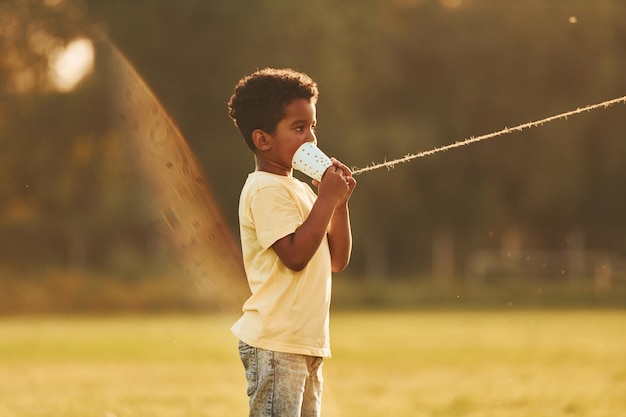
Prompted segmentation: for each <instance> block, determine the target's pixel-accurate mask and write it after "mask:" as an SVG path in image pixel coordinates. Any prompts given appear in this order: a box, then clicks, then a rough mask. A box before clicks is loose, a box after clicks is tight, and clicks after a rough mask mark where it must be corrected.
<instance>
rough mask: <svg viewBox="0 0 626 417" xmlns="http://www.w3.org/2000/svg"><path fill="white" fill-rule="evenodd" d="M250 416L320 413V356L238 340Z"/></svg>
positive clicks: (311, 416)
mask: <svg viewBox="0 0 626 417" xmlns="http://www.w3.org/2000/svg"><path fill="white" fill-rule="evenodd" d="M239 356H240V357H241V362H242V363H243V366H244V368H245V370H246V379H247V380H248V397H249V398H250V417H319V416H320V413H321V406H322V385H323V378H322V363H323V358H319V357H315V356H305V355H296V354H292V353H283V352H275V351H271V350H264V349H259V348H255V347H252V346H250V345H247V344H246V343H244V342H241V341H240V342H239Z"/></svg>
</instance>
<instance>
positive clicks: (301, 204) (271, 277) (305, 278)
mask: <svg viewBox="0 0 626 417" xmlns="http://www.w3.org/2000/svg"><path fill="white" fill-rule="evenodd" d="M316 198H317V196H316V195H315V193H314V192H313V190H312V189H311V187H310V186H309V185H308V184H305V183H304V182H302V181H300V180H298V179H296V178H293V177H285V176H280V175H274V174H270V173H268V172H263V171H256V172H253V173H251V174H250V175H248V179H247V181H246V183H245V184H244V186H243V189H242V191H241V197H240V200H239V225H240V233H241V246H242V252H243V259H244V266H245V269H246V275H247V277H248V283H249V285H250V289H251V291H252V295H251V296H250V298H249V299H248V300H247V301H246V302H245V303H244V305H243V316H242V317H241V318H240V319H239V320H238V321H237V322H236V323H235V324H234V325H233V327H232V332H233V334H234V335H235V336H237V337H238V338H239V339H240V340H242V341H243V342H245V343H247V344H249V345H250V346H255V347H258V348H261V349H267V350H274V351H278V352H286V353H296V354H302V355H310V356H322V357H330V340H329V334H328V333H329V329H328V328H329V309H330V295H331V281H332V279H331V274H332V272H331V263H330V250H329V248H328V239H327V237H324V239H323V241H322V243H321V245H320V247H319V248H318V250H317V252H316V253H315V255H313V258H312V259H311V261H310V262H309V263H308V265H307V266H306V267H305V268H304V269H303V270H302V271H299V272H296V271H293V270H290V269H289V268H287V267H286V266H285V265H284V264H283V263H282V262H281V261H280V259H279V258H278V255H277V254H276V252H275V251H274V249H273V248H272V245H273V244H274V243H275V242H276V241H277V240H279V239H281V238H283V237H285V236H287V235H290V234H291V233H293V232H295V231H296V229H297V228H298V227H299V226H300V225H301V224H302V223H303V222H304V220H305V219H306V218H307V216H308V215H309V213H310V211H311V208H312V207H313V203H314V202H315V200H316Z"/></svg>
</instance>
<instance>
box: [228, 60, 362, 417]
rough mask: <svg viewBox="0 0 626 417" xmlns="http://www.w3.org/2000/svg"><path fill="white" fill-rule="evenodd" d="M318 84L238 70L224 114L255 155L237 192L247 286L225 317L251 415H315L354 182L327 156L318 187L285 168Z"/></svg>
mask: <svg viewBox="0 0 626 417" xmlns="http://www.w3.org/2000/svg"><path fill="white" fill-rule="evenodd" d="M317 97H318V90H317V84H316V83H315V82H314V81H313V80H311V78H309V76H308V75H306V74H303V73H300V72H297V71H294V70H291V69H272V68H266V69H263V70H259V71H257V72H255V73H253V74H251V75H249V76H246V77H244V78H242V79H241V80H240V81H239V83H238V84H237V85H236V86H235V90H234V93H233V95H232V96H231V98H230V101H229V103H228V108H229V115H230V117H231V119H232V120H233V121H234V123H235V125H236V126H237V127H238V128H239V131H240V132H241V134H242V136H243V138H244V140H245V141H246V144H247V145H248V147H249V148H250V149H251V150H252V152H253V153H254V157H255V171H254V172H253V173H251V174H249V175H248V178H247V180H246V182H245V184H244V186H243V189H242V192H241V197H240V201H239V222H240V233H241V244H242V252H243V257H244V266H245V270H246V275H247V278H248V283H249V285H250V289H251V291H252V295H251V296H250V298H249V299H248V300H247V301H246V302H245V304H244V306H243V316H242V317H241V318H240V319H239V320H238V321H237V322H236V323H235V324H234V325H233V327H232V332H233V333H234V335H235V336H237V338H239V354H240V357H241V360H242V362H243V365H244V367H245V371H246V378H247V381H248V389H247V393H248V396H249V399H250V416H251V417H252V416H255V417H256V416H264V417H270V416H271V417H296V416H297V417H314V416H319V415H320V409H321V396H322V362H323V358H324V357H330V346H329V335H328V323H329V320H328V316H329V308H330V294H331V273H332V272H339V271H342V270H343V269H344V268H345V267H346V266H347V265H348V262H349V260H350V253H351V250H352V233H351V230H350V215H349V212H348V199H349V198H350V195H351V194H352V191H353V190H354V187H355V185H356V181H355V180H354V178H352V173H351V172H350V170H349V169H348V167H346V166H345V165H344V164H342V163H341V162H339V161H337V160H336V159H334V158H332V162H333V164H332V166H330V167H329V168H328V169H327V170H326V172H325V173H324V176H323V177H322V180H321V181H315V180H314V181H313V184H314V185H315V186H317V187H318V193H317V196H316V195H315V193H314V192H313V191H312V189H311V187H310V186H308V185H307V184H305V183H303V182H301V181H299V180H297V179H296V178H294V177H293V175H292V174H293V169H292V165H291V160H292V157H293V155H294V153H295V151H296V150H297V149H298V147H299V146H300V145H302V144H303V143H305V142H314V143H317V139H316V137H315V125H316V123H317V120H316V103H317Z"/></svg>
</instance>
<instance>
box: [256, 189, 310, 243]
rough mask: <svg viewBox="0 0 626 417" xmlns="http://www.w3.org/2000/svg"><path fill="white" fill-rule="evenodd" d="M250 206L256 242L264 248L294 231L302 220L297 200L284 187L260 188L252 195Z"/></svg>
mask: <svg viewBox="0 0 626 417" xmlns="http://www.w3.org/2000/svg"><path fill="white" fill-rule="evenodd" d="M250 208H251V215H252V221H253V222H254V227H255V229H256V233H257V239H258V242H259V243H260V245H261V246H262V247H263V248H264V249H268V248H269V247H270V246H272V245H273V244H274V243H275V242H276V241H277V240H279V239H282V238H283V237H285V236H287V235H290V234H292V233H294V232H295V231H296V229H297V228H298V227H299V226H300V225H301V224H302V223H303V222H304V216H303V214H302V211H301V210H300V208H299V206H298V203H297V201H296V200H295V199H294V198H293V197H292V196H291V195H290V193H289V191H288V190H287V189H285V188H284V187H280V186H269V187H263V188H260V189H259V190H257V192H256V193H255V194H254V196H253V197H252V201H251V205H250Z"/></svg>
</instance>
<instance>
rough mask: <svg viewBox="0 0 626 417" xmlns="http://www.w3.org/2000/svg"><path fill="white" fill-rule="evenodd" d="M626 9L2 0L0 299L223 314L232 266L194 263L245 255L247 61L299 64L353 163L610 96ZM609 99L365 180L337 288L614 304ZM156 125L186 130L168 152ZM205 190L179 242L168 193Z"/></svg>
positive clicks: (617, 302)
mask: <svg viewBox="0 0 626 417" xmlns="http://www.w3.org/2000/svg"><path fill="white" fill-rule="evenodd" d="M623 16H626V4H624V3H623V2H622V1H619V0H600V1H594V2H584V1H581V2H571V1H551V2H545V1H539V0H537V1H535V0H533V1H524V2H489V1H483V0H394V1H375V0H366V1H359V2H340V3H337V2H331V1H320V2H315V3H314V4H313V3H306V4H305V3H299V2H286V1H279V0H274V1H264V2H254V3H252V4H249V3H248V2H240V1H232V0H229V1H211V2H202V1H180V2H174V1H161V0H151V1H142V2H127V1H96V0H90V1H87V0H12V1H8V2H2V3H1V4H0V52H1V53H0V77H1V79H2V82H1V83H0V88H1V90H0V97H1V100H0V149H1V153H0V158H1V159H2V163H1V164H0V199H1V200H0V201H1V204H0V289H1V291H0V311H1V312H7V313H12V312H32V311H41V312H44V311H85V310H87V311H110V310H114V311H120V310H121V311H125V310H132V311H143V310H163V309H164V310H180V309H182V310H198V309H199V310H211V309H215V308H220V309H223V308H226V306H225V304H228V303H231V301H232V306H231V307H232V308H233V309H235V310H236V309H237V308H238V307H239V306H238V300H239V298H237V297H234V298H233V299H231V298H228V300H229V301H228V303H221V304H220V303H219V300H220V299H223V298H224V297H223V294H224V292H223V291H226V290H227V289H228V285H232V286H233V287H232V291H233V292H237V293H238V294H240V293H239V292H238V291H240V288H239V287H240V286H241V282H240V281H239V280H234V281H233V280H231V278H232V277H231V275H228V274H225V273H223V271H221V267H216V266H214V265H204V266H203V267H199V266H198V265H199V263H202V261H201V258H202V253H206V254H207V255H206V256H207V258H210V257H211V256H213V255H211V254H214V252H215V251H216V250H218V249H219V248H222V249H223V248H224V247H225V246H226V247H228V248H229V249H228V252H229V254H228V255H226V254H225V252H224V253H222V254H221V255H219V256H217V258H224V257H226V258H228V259H229V260H228V262H231V264H232V262H236V259H237V256H238V253H237V248H236V247H237V244H236V242H237V241H238V236H237V230H238V225H237V218H236V213H237V209H236V207H237V200H238V195H239V191H240V189H241V185H242V183H243V181H244V179H245V177H246V175H247V173H248V172H249V171H250V170H252V169H253V159H252V155H251V154H250V153H249V151H247V149H246V147H245V145H244V144H243V141H242V139H241V138H240V137H239V134H238V132H237V130H236V129H235V128H234V126H232V123H231V122H230V120H229V119H228V117H227V111H226V102H227V101H228V98H229V96H230V93H231V91H232V87H233V86H234V84H235V83H236V82H237V80H238V79H239V78H240V77H241V76H243V75H245V74H248V73H250V72H252V71H254V70H255V69H257V68H262V67H265V66H275V67H292V68H296V69H299V70H302V71H305V72H307V73H308V74H309V75H311V76H312V77H313V78H314V79H315V80H316V81H317V82H318V83H319V87H320V92H321V96H320V101H319V105H318V116H319V130H318V132H319V134H318V140H319V145H320V147H321V148H322V149H323V150H324V151H325V152H326V153H327V154H329V155H333V156H336V157H337V158H339V159H340V160H342V161H343V162H345V163H346V164H347V165H349V166H354V167H363V166H366V165H368V164H370V163H372V162H381V161H384V160H389V159H394V158H398V157H402V156H403V155H406V154H409V153H416V152H420V151H424V150H428V149H431V148H434V147H438V146H443V145H446V144H450V143H453V142H455V141H459V140H463V139H466V138H468V137H471V136H477V135H481V134H486V133H489V132H492V131H495V130H499V129H502V128H504V127H506V126H509V127H510V126H514V125H517V124H520V123H525V122H529V121H532V120H536V119H540V118H543V117H546V116H550V115H552V114H557V113H560V112H564V111H567V110H571V109H575V108H577V107H582V106H584V105H588V104H592V103H596V102H600V101H604V100H608V99H611V98H616V97H620V96H623V95H624V94H625V93H626V79H625V78H624V77H623V68H624V66H625V65H626V26H625V25H624V24H623V23H624V22H623ZM118 50H119V53H118V52H117V51H118ZM120 68H122V69H123V71H126V72H124V74H126V75H125V76H126V77H131V78H124V79H122V78H120ZM131 73H132V74H133V75H132V76H130V75H128V74H131ZM133 77H134V78H133ZM129 80H130V81H129ZM129 91H134V92H137V91H143V93H142V94H145V97H144V101H138V102H137V101H132V100H129V98H128V97H127V96H126V95H127V94H128V92H129ZM133 97H134V96H133ZM129 103H130V104H129ZM133 103H134V104H133ZM124 106H126V107H124ZM133 106H134V107H133ZM148 108H150V109H152V110H149V109H148ZM120 109H123V110H120ZM624 112H625V107H624V106H623V105H615V106H612V107H610V108H607V109H599V110H595V111H593V112H589V113H585V114H582V115H578V116H575V117H572V118H570V119H568V120H566V121H557V122H553V123H550V124H547V125H545V126H542V127H538V128H535V129H533V130H529V131H524V132H521V133H513V134H510V135H507V136H506V137H501V138H497V139H493V140H490V141H487V142H484V143H478V144H473V145H471V146H468V147H463V148H459V149H455V150H451V151H448V152H445V153H440V154H437V155H436V156H432V157H428V158H423V159H418V160H416V161H414V162H411V163H409V164H404V165H400V166H397V167H396V168H395V169H393V170H391V171H387V170H384V169H383V170H378V171H372V172H367V173H364V174H363V175H361V176H359V177H358V189H357V191H356V192H355V194H354V196H353V198H352V200H351V210H352V211H351V212H352V225H353V233H354V242H355V243H354V255H353V260H352V263H351V265H350V267H349V268H348V270H347V271H346V272H344V273H343V274H342V277H341V278H342V279H341V282H338V283H337V285H336V293H335V305H337V306H338V307H341V306H368V305H370V306H371V305H376V306H378V305H383V306H384V305H395V306H409V307H419V306H433V305H446V306H459V307H463V306H480V305H490V306H501V307H507V306H511V305H512V304H521V305H574V306H576V305H597V306H623V305H624V303H625V302H626V296H625V287H626V237H625V235H624V233H623V229H624V227H625V226H626V220H625V219H624V216H623V213H625V212H626V194H625V193H624V192H623V189H624V188H623V179H624V178H626V163H625V162H626V137H625V136H624V132H625V131H626V118H625V117H624V114H625V113H624ZM120 115H121V116H120ZM120 121H121V122H123V123H121V124H120ZM124 123H125V124H124ZM159 129H161V130H159ZM154 131H159V132H160V135H161V136H159V139H158V140H155V139H154V138H152V136H150V135H152V134H153V132H154ZM168 135H169V136H171V137H168ZM159 141H164V142H163V143H170V144H175V143H178V144H179V145H180V144H181V143H184V145H181V146H183V147H184V146H189V149H187V150H186V151H180V154H178V153H177V154H176V155H173V156H172V161H173V162H172V161H165V160H163V161H161V162H159V161H160V160H159V159H158V157H157V156H154V155H152V159H150V152H151V151H150V149H152V151H155V149H157V148H158V147H159V146H161V145H159V144H158V143H161V142H159ZM167 141H169V142H167ZM179 145H171V146H179ZM137 146H143V147H144V148H145V149H147V150H146V152H147V153H146V152H143V153H142V152H140V151H138V150H137V149H138V148H137ZM167 146H170V145H167ZM159 149H161V151H160V152H161V153H163V152H165V153H167V152H168V151H167V150H166V147H162V148H159ZM177 149H178V148H177ZM155 152H156V151H155ZM176 152H178V151H176ZM185 152H187V154H186V155H187V156H184V154H185ZM146 155H148V157H146ZM181 155H183V156H181ZM187 157H190V158H191V159H193V161H192V162H189V159H188V158H187ZM168 163H169V164H170V167H171V166H172V165H171V164H178V165H177V167H178V166H179V168H180V169H182V170H183V171H184V169H186V168H185V167H187V165H188V164H189V163H192V165H193V164H196V165H193V167H194V169H195V170H196V171H194V172H197V175H196V174H194V175H192V176H189V177H188V178H186V180H185V175H184V173H181V172H183V171H180V170H178V171H176V169H173V170H172V171H171V172H170V171H167V169H166V168H164V166H165V165H167V164H168ZM168 176H170V177H172V178H174V177H176V176H178V177H180V179H181V181H188V183H189V184H191V185H190V187H192V188H191V189H190V190H187V191H185V192H184V193H183V192H177V191H176V190H178V189H180V187H183V188H184V187H185V185H184V183H175V181H173V180H172V182H171V183H167V184H165V185H163V182H164V181H165V182H167V178H168ZM155 178H156V180H155ZM159 178H160V179H159ZM155 181H156V182H157V184H156V186H155V184H154V182H155ZM159 181H160V182H159ZM189 181H191V182H189ZM194 181H195V182H197V181H200V182H203V184H204V185H203V187H202V188H201V189H194V188H193V184H194ZM181 184H183V185H181ZM159 187H160V188H159ZM168 187H169V188H168ZM166 189H167V190H168V191H164V190H166ZM167 193H170V194H167ZM194 193H195V194H196V195H195V196H194ZM172 199H179V204H180V205H179V206H178V207H179V208H178V209H174V208H172V206H171V204H170V202H171V200H172ZM185 201H187V202H188V203H189V204H187V203H185ZM207 205H209V206H211V207H209V208H207V210H206V213H208V214H207V215H206V217H205V218H202V219H200V218H198V219H200V220H197V221H196V223H195V226H193V227H192V226H189V227H191V228H192V229H193V230H192V231H191V232H190V231H189V230H187V232H185V233H187V235H186V237H185V239H187V240H189V241H193V242H196V243H194V245H195V247H196V250H195V252H194V253H193V254H190V253H191V252H190V251H189V250H182V251H181V250H180V242H178V241H177V239H178V238H177V237H176V230H175V229H176V226H175V224H178V223H176V222H178V221H179V220H180V219H185V218H188V217H189V216H191V215H190V214H189V215H188V214H185V213H182V212H181V210H183V209H182V208H181V207H185V206H187V207H192V206H193V210H198V211H196V213H199V212H202V210H203V209H202V207H206V206H207ZM194 216H195V215H194ZM175 217H176V221H175V222H174V223H172V219H173V218H175ZM211 219H213V220H211ZM173 225H174V226H173ZM185 230H186V229H185ZM190 230H191V229H190ZM216 230H217V232H216ZM194 233H195V234H197V236H196V237H194V236H192V234H194ZM215 233H217V234H215ZM224 239H225V240H226V242H227V243H226V244H224V243H223V242H224ZM199 241H202V242H200V243H197V242H199ZM232 242H235V244H234V245H232V247H231V246H229V245H231V243H232ZM203 245H204V246H203ZM183 246H184V245H183ZM233 259H235V261H233ZM190 265H191V267H190ZM231 267H232V265H231ZM223 281H226V284H219V283H220V282H223ZM219 285H227V287H226V289H224V288H222V287H219ZM220 293H221V294H222V295H220Z"/></svg>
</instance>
